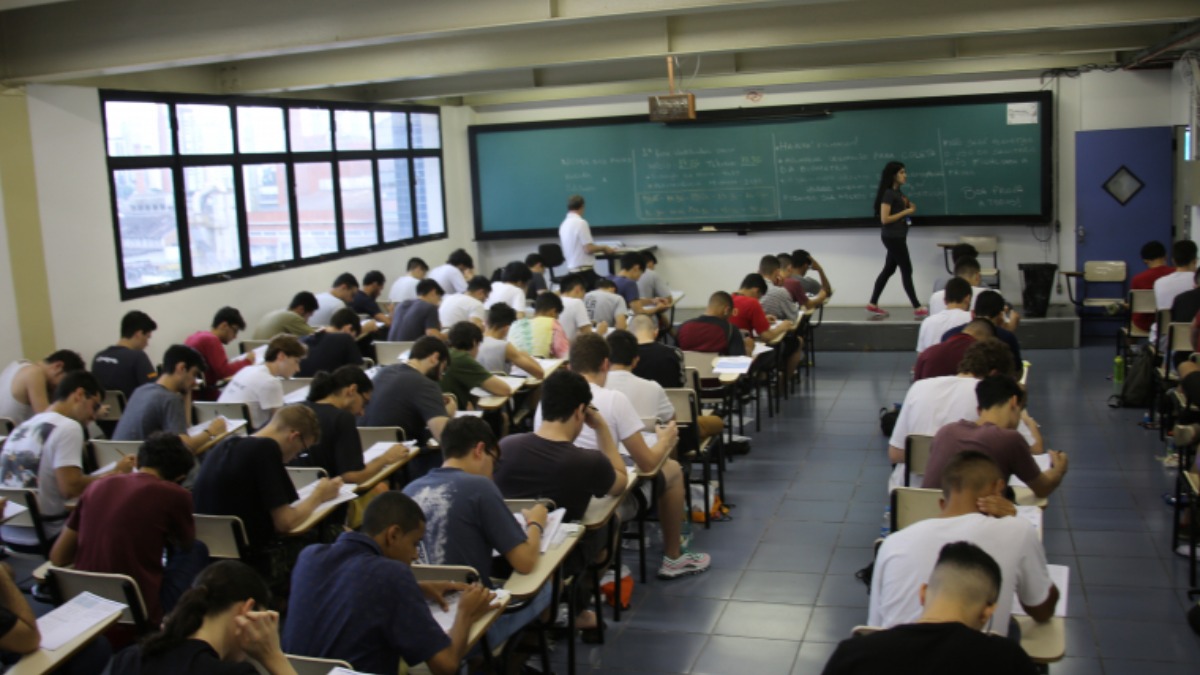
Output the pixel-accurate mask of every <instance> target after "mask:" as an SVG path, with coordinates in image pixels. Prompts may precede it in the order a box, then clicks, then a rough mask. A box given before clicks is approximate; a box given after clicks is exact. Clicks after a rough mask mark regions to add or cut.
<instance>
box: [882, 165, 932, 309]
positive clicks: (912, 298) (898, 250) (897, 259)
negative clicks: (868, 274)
mask: <svg viewBox="0 0 1200 675" xmlns="http://www.w3.org/2000/svg"><path fill="white" fill-rule="evenodd" d="M906 182H908V173H907V172H906V171H905V169H904V165H903V164H901V163H900V162H888V163H887V166H885V167H883V175H882V176H880V178H879V189H878V190H877V191H876V192H875V215H876V217H878V218H879V223H880V224H881V225H882V226H883V231H882V233H881V238H882V239H883V247H884V248H885V249H887V262H885V263H884V265H883V271H881V272H880V273H879V277H878V278H876V279H875V291H874V292H873V293H871V302H870V304H868V305H867V312H869V313H870V314H873V315H875V316H879V317H885V316H887V315H888V313H887V312H885V311H883V310H882V309H880V308H879V304H878V303H879V296H880V295H882V294H883V287H884V286H887V282H888V279H891V278H892V275H893V274H895V272H896V268H897V267H899V268H900V281H901V282H902V283H903V284H904V292H905V293H907V294H908V301H909V302H911V303H912V306H913V310H914V312H913V315H914V316H915V317H916V318H918V319H923V318H925V317H927V316H929V310H928V309H926V308H924V307H922V306H921V303H920V302H918V301H917V293H916V291H915V290H914V289H913V278H912V273H913V266H912V259H911V258H909V257H908V242H907V241H906V237H907V235H908V226H909V224H910V223H911V220H910V218H909V216H911V215H912V214H913V213H914V212H915V211H916V210H917V207H916V206H913V203H912V202H910V201H908V197H905V196H904V193H903V192H901V191H900V187H901V186H902V185H904V184H905V183H906Z"/></svg>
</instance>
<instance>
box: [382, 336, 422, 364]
mask: <svg viewBox="0 0 1200 675" xmlns="http://www.w3.org/2000/svg"><path fill="white" fill-rule="evenodd" d="M413 344H415V343H414V342H376V343H375V362H376V363H378V364H379V365H380V366H391V365H395V364H397V363H399V362H400V355H401V354H404V353H405V352H408V351H411V350H412V347H413Z"/></svg>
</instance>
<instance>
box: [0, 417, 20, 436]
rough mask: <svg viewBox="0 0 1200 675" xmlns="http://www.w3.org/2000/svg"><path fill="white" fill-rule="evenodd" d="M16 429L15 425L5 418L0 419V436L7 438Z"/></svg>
mask: <svg viewBox="0 0 1200 675" xmlns="http://www.w3.org/2000/svg"><path fill="white" fill-rule="evenodd" d="M16 428H17V423H16V422H14V421H12V420H10V419H9V418H7V417H0V435H2V436H7V435H9V434H11V433H12V431H13V429H16Z"/></svg>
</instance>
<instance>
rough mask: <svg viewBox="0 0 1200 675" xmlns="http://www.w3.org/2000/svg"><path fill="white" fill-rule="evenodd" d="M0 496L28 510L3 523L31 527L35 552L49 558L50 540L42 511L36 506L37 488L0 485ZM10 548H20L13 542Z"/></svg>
mask: <svg viewBox="0 0 1200 675" xmlns="http://www.w3.org/2000/svg"><path fill="white" fill-rule="evenodd" d="M0 497H3V498H4V499H7V500H8V501H10V502H12V503H14V504H21V505H23V506H25V508H27V509H29V510H28V511H26V512H24V513H21V514H18V515H16V516H13V518H12V519H11V520H9V521H8V522H6V523H4V524H5V525H12V526H14V527H31V528H33V532H34V534H35V535H37V539H38V545H37V546H36V547H35V550H36V552H37V553H38V554H39V555H41V556H42V557H43V558H46V559H49V558H50V540H49V539H48V538H47V537H46V528H45V526H44V525H43V524H42V511H41V509H40V508H38V500H37V490H31V489H29V488H8V487H0ZM9 547H10V548H14V549H15V550H20V548H19V547H15V545H14V544H12V543H9Z"/></svg>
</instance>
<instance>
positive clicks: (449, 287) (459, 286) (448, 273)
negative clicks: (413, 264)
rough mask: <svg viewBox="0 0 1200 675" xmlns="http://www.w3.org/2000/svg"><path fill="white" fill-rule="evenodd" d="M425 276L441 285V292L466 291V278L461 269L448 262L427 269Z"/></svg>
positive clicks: (447, 293)
mask: <svg viewBox="0 0 1200 675" xmlns="http://www.w3.org/2000/svg"><path fill="white" fill-rule="evenodd" d="M426 278H427V279H433V280H434V281H436V282H438V285H439V286H441V287H442V292H443V293H445V294H446V295H450V294H451V293H466V292H467V278H466V277H464V276H463V273H462V270H460V269H458V268H457V267H455V266H454V265H451V264H450V263H446V264H445V265H438V266H437V267H435V268H433V269H431V270H429V274H428V275H427V276H426Z"/></svg>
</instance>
